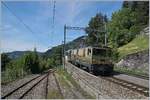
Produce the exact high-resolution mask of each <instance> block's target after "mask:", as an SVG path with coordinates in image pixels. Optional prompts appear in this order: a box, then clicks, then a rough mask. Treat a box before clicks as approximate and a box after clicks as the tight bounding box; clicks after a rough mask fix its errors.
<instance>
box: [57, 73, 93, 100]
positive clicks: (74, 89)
mask: <svg viewBox="0 0 150 100" xmlns="http://www.w3.org/2000/svg"><path fill="white" fill-rule="evenodd" d="M56 77H57V79H58V81H59V84H60V87H61V90H62V93H63V96H64V98H65V99H90V98H91V96H90V95H89V94H87V93H86V92H85V91H83V90H82V89H81V88H80V87H79V85H78V84H76V83H74V84H72V82H71V81H69V80H68V79H66V78H65V76H60V75H58V74H56Z"/></svg>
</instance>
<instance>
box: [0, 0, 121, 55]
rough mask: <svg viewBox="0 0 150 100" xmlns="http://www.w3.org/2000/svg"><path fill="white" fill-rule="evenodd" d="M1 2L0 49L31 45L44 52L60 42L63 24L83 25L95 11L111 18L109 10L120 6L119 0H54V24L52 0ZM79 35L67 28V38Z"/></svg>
mask: <svg viewBox="0 0 150 100" xmlns="http://www.w3.org/2000/svg"><path fill="white" fill-rule="evenodd" d="M4 4H5V5H6V6H7V7H8V8H9V9H10V10H8V8H7V7H6V6H4ZM4 4H3V3H1V26H0V31H1V34H0V37H1V52H12V51H25V50H33V48H34V47H36V48H37V51H40V52H45V51H46V50H48V49H50V48H52V47H54V46H57V45H60V44H62V41H63V38H64V37H63V34H64V25H65V24H66V25H67V26H74V27H86V26H88V23H89V21H90V19H91V17H94V16H95V15H96V13H99V12H101V13H102V14H105V15H107V17H108V18H109V19H111V15H112V13H113V12H115V11H118V10H119V9H120V8H121V6H122V1H82V0H80V1H77V0H76V1H73V0H72V1H69V0H65V1H60V0H58V1H57V0H56V3H55V18H54V24H53V21H52V19H53V7H54V1H53V0H50V1H29V0H28V1H5V2H4ZM12 12H13V14H12ZM16 16H17V17H16ZM24 24H25V25H24ZM53 25H54V28H53ZM83 35H85V32H84V31H82V30H80V31H77V30H76V31H73V30H67V42H69V41H71V40H73V39H75V38H77V37H79V36H83Z"/></svg>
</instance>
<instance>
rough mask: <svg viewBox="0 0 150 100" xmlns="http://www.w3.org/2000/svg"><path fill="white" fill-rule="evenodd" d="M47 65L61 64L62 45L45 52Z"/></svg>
mask: <svg viewBox="0 0 150 100" xmlns="http://www.w3.org/2000/svg"><path fill="white" fill-rule="evenodd" d="M45 56H46V58H47V61H48V65H49V66H50V67H55V66H58V65H61V64H62V45H61V46H57V47H53V48H52V49H51V51H50V53H49V54H47V53H46V54H45Z"/></svg>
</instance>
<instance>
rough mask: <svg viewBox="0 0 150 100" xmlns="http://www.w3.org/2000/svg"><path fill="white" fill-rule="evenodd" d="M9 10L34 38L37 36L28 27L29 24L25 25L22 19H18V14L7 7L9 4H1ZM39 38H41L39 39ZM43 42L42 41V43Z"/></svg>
mask: <svg viewBox="0 0 150 100" xmlns="http://www.w3.org/2000/svg"><path fill="white" fill-rule="evenodd" d="M1 3H2V4H3V5H4V6H5V7H6V8H7V9H8V10H9V12H11V14H12V15H14V16H15V17H16V18H17V20H18V21H19V22H20V23H21V24H22V25H23V26H24V27H25V28H26V29H27V30H28V31H29V32H30V33H32V34H33V35H34V36H35V33H34V32H33V31H32V29H31V28H30V27H29V26H28V25H27V24H25V23H24V21H23V20H22V19H21V18H20V17H18V16H17V15H16V14H15V12H14V11H12V10H11V9H10V8H9V7H8V6H7V4H5V3H4V2H3V1H2V2H1ZM38 38H39V37H38ZM40 42H41V41H40ZM34 45H35V44H34Z"/></svg>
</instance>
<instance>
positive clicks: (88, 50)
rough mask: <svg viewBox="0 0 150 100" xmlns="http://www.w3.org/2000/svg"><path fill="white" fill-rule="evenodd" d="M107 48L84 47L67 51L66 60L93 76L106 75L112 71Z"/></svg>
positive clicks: (109, 52)
mask: <svg viewBox="0 0 150 100" xmlns="http://www.w3.org/2000/svg"><path fill="white" fill-rule="evenodd" d="M111 54H112V51H111V48H109V47H92V46H89V47H85V48H79V49H71V50H68V51H67V59H68V61H69V62H71V63H72V64H74V65H76V66H78V67H80V68H82V69H85V70H87V71H88V72H91V73H93V74H96V75H98V74H101V75H106V74H110V73H111V72H112V71H113V62H112V60H111Z"/></svg>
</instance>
